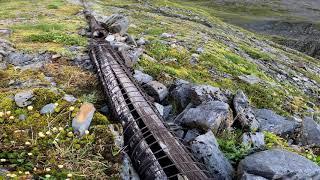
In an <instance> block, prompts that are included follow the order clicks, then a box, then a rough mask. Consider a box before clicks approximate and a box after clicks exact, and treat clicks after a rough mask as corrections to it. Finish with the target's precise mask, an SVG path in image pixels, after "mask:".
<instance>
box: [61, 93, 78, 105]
mask: <svg viewBox="0 0 320 180" xmlns="http://www.w3.org/2000/svg"><path fill="white" fill-rule="evenodd" d="M63 100H65V101H67V102H69V103H75V102H76V101H77V100H78V99H77V98H75V97H74V96H73V95H70V94H65V95H64V96H63Z"/></svg>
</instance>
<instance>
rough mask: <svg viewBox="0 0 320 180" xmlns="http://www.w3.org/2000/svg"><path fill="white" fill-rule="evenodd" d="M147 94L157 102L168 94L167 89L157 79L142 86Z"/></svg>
mask: <svg viewBox="0 0 320 180" xmlns="http://www.w3.org/2000/svg"><path fill="white" fill-rule="evenodd" d="M143 88H144V89H145V91H146V92H147V94H149V95H150V96H151V97H153V98H154V99H155V100H156V101H157V102H161V101H162V100H164V99H165V98H166V97H167V95H168V89H167V87H166V86H165V85H163V84H161V83H160V82H158V81H150V82H148V83H147V84H145V85H144V86H143Z"/></svg>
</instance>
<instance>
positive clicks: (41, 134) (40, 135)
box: [38, 132, 46, 138]
mask: <svg viewBox="0 0 320 180" xmlns="http://www.w3.org/2000/svg"><path fill="white" fill-rule="evenodd" d="M38 135H39V137H41V138H43V137H45V136H46V135H44V134H43V132H39V133H38Z"/></svg>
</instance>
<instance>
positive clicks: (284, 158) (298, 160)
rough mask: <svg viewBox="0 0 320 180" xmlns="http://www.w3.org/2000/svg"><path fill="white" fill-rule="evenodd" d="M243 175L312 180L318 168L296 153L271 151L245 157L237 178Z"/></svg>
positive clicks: (318, 173)
mask: <svg viewBox="0 0 320 180" xmlns="http://www.w3.org/2000/svg"><path fill="white" fill-rule="evenodd" d="M245 173H249V174H252V175H255V176H260V177H262V178H266V179H313V178H314V177H316V176H317V177H318V178H319V175H320V167H319V166H318V165H316V164H315V163H313V162H312V161H310V160H308V159H307V158H305V157H303V156H300V155H298V154H296V153H293V152H289V151H285V150H280V149H273V150H267V151H262V152H258V153H255V154H252V155H249V156H247V157H246V158H245V159H243V160H242V161H240V163H239V166H238V177H239V178H241V177H243V175H244V174H245Z"/></svg>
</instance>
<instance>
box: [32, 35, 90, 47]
mask: <svg viewBox="0 0 320 180" xmlns="http://www.w3.org/2000/svg"><path fill="white" fill-rule="evenodd" d="M26 41H30V42H41V43H46V42H54V43H61V44H63V45H70V46H73V45H78V46H85V45H86V39H85V38H83V37H81V36H79V35H68V34H64V33H52V32H50V33H40V34H32V35H29V36H28V37H26Z"/></svg>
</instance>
